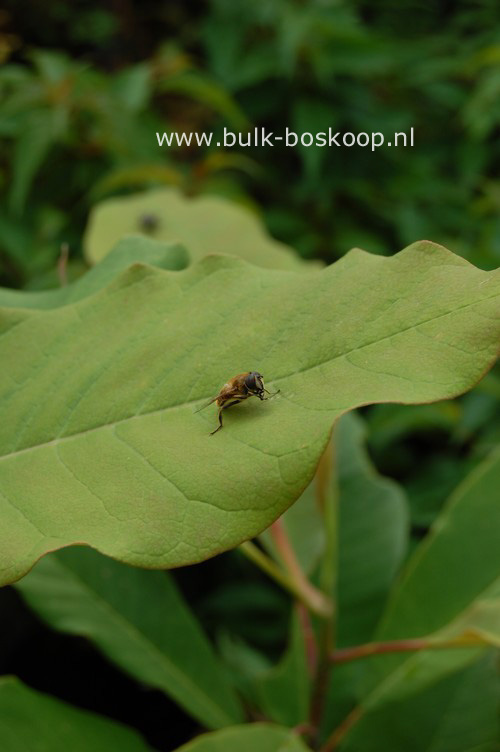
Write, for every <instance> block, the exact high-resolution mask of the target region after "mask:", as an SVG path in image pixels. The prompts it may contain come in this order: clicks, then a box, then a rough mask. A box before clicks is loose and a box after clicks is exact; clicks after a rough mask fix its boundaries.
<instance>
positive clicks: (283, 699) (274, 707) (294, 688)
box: [255, 611, 311, 726]
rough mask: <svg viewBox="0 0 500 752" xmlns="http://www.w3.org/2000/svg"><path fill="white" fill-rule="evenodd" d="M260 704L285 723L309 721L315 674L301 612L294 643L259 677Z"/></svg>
mask: <svg viewBox="0 0 500 752" xmlns="http://www.w3.org/2000/svg"><path fill="white" fill-rule="evenodd" d="M255 683H256V687H257V692H258V698H259V700H260V702H259V706H260V708H261V709H262V710H263V711H264V713H265V715H266V717H268V718H270V719H271V720H273V721H275V722H276V723H281V724H283V725H284V726H298V725H300V724H301V723H307V719H308V717H309V702H310V689H311V687H310V683H311V677H310V675H309V669H308V666H307V655H306V646H305V644H304V635H303V631H302V629H301V625H300V621H299V617H298V613H297V612H296V611H295V612H294V613H293V618H292V621H291V629H290V642H289V644H288V647H287V649H286V651H285V653H284V655H283V657H282V659H281V661H280V662H279V663H278V664H277V665H276V666H273V667H272V668H271V669H270V670H269V671H267V672H266V673H264V674H261V675H260V676H258V677H257V678H256V682H255Z"/></svg>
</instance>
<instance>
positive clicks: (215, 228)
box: [84, 188, 308, 271]
mask: <svg viewBox="0 0 500 752" xmlns="http://www.w3.org/2000/svg"><path fill="white" fill-rule="evenodd" d="M148 222H149V225H150V226H151V230H150V232H151V234H152V236H153V237H154V238H155V239H156V240H162V241H166V242H172V241H174V242H181V243H182V244H183V245H185V246H186V248H188V249H189V255H190V257H191V258H192V259H193V260H196V259H200V258H202V257H203V256H206V255H207V254H209V253H227V254H231V255H236V256H239V257H240V258H243V259H245V260H246V261H250V262H252V263H253V264H257V265H258V266H263V267H266V268H271V269H295V270H299V269H300V270H302V271H303V270H304V269H307V268H308V266H307V265H306V264H304V262H303V261H301V260H300V258H299V257H298V256H297V255H296V254H295V253H294V252H293V251H292V250H291V249H290V248H288V247H287V246H286V245H284V244H283V243H279V242H278V241H277V240H274V239H273V238H271V237H270V236H269V235H268V234H267V232H266V230H265V229H264V227H263V225H262V223H261V222H260V220H259V219H258V217H257V216H256V215H253V214H252V213H251V212H250V211H249V210H248V209H246V208H244V207H242V206H238V205H237V204H234V203H231V202H229V201H226V200H225V199H222V198H218V197H216V196H200V197H198V198H187V197H186V196H184V195H183V194H182V193H181V192H180V191H177V190H175V189H174V188H163V189H159V190H155V191H149V192H146V193H138V194H135V195H133V196H126V197H122V198H112V199H107V200H106V201H103V202H102V203H100V204H98V205H97V206H96V207H95V209H94V210H93V211H92V213H91V215H90V220H89V224H88V226H87V229H86V232H85V237H84V247H85V254H86V257H87V259H88V260H89V262H90V263H92V264H95V263H97V262H98V261H100V260H101V259H102V258H103V257H104V256H105V255H106V254H107V253H108V252H109V250H110V249H111V248H112V247H113V245H114V244H115V243H116V242H117V240H119V239H120V238H121V237H122V235H125V234H129V233H137V232H144V231H145V229H146V227H147V226H148Z"/></svg>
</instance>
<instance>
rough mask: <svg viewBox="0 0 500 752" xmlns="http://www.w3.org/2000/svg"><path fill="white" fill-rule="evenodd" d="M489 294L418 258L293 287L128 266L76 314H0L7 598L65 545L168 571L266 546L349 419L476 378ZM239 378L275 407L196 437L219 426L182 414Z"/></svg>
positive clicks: (284, 281)
mask: <svg viewBox="0 0 500 752" xmlns="http://www.w3.org/2000/svg"><path fill="white" fill-rule="evenodd" d="M444 283H446V284H445V286H443V285H444ZM497 285H498V276H497V275H496V274H494V273H487V272H481V271H479V270H478V269H475V268H474V267H472V266H470V265H469V264H468V263H467V262H465V261H463V260H462V259H460V258H459V257H456V256H454V255H453V254H451V253H450V252H449V251H446V250H445V249H444V248H440V247H439V246H434V245H432V244H429V243H417V244H415V245H413V246H410V247H409V248H407V249H406V250H404V251H402V252H401V253H400V254H399V255H397V256H395V257H394V258H392V259H383V258H381V257H378V256H371V255H369V254H366V253H364V252H361V251H355V252H352V253H351V254H349V255H348V256H346V257H345V258H344V259H343V260H342V261H340V262H338V263H337V264H335V265H332V266H331V267H329V268H328V269H325V270H323V271H321V272H314V273H312V274H307V275H299V274H295V273H292V272H283V271H275V270H267V269H262V268H260V267H257V266H252V265H249V264H246V263H244V262H243V261H239V260H236V259H232V258H229V257H217V256H208V257H206V258H205V259H204V260H202V261H201V262H199V263H198V264H195V265H193V266H191V267H189V268H188V269H186V270H184V271H181V272H168V271H165V270H160V269H158V268H156V267H146V266H143V265H140V264H136V265H133V266H131V267H129V268H128V269H127V270H126V271H125V272H123V273H122V274H121V275H119V276H118V277H117V278H116V279H115V280H114V281H113V282H112V283H111V284H110V285H108V286H107V287H106V288H104V289H103V290H101V291H100V292H98V293H95V294H94V295H90V296H88V297H86V298H83V299H82V300H80V301H79V302H77V303H74V304H71V305H66V306H62V307H59V308H56V309H54V310H47V311H38V312H35V311H30V310H28V309H4V311H3V316H2V330H3V337H2V340H1V345H0V347H1V348H2V349H1V353H2V358H3V359H4V360H5V362H12V363H13V364H14V369H13V370H11V371H9V372H5V373H4V374H2V378H1V382H0V383H1V390H0V394H1V402H2V409H3V416H4V419H3V423H2V426H1V427H0V441H1V443H2V457H1V460H0V472H1V479H2V499H3V502H2V516H3V526H2V528H3V535H4V541H5V543H4V545H3V548H2V554H1V557H2V580H3V582H8V581H12V580H14V579H17V578H18V577H20V576H21V575H22V574H24V573H25V572H26V571H27V569H29V568H30V566H32V564H33V563H34V561H36V559H37V558H38V557H39V556H41V555H42V554H43V553H45V552H47V551H48V550H51V549H54V548H55V547H57V548H59V547H61V546H64V545H67V544H69V543H72V542H80V541H84V542H86V543H88V544H89V545H92V546H94V547H96V548H97V549H98V550H100V551H102V552H105V553H108V554H110V555H112V556H114V557H116V558H118V559H121V560H122V561H125V562H128V563H131V564H139V565H142V566H155V567H164V566H179V565H182V564H187V563H191V562H193V561H200V560H203V559H205V558H207V557H209V556H212V555H214V554H215V553H217V552H220V551H221V550H225V549H227V548H230V547H233V546H235V545H237V544H238V543H240V542H241V541H243V540H245V539H246V538H248V537H251V536H253V535H255V534H257V533H259V532H261V531H262V530H263V529H264V528H265V527H267V526H268V525H269V524H271V522H273V520H275V519H276V518H277V517H278V516H279V515H280V514H281V513H282V512H283V511H284V510H285V509H286V508H287V507H288V506H290V504H291V503H292V502H293V501H294V500H295V499H296V498H297V497H298V496H299V494H300V492H301V491H302V490H303V488H304V487H305V486H306V485H307V483H308V482H309V481H310V479H311V477H312V475H313V473H314V469H315V466H316V464H317V462H318V460H319V457H320V456H321V453H322V451H323V449H324V447H325V445H326V442H327V440H328V437H329V434H330V431H331V425H332V421H333V420H334V419H335V418H336V417H338V416H339V415H341V414H342V413H343V412H346V411H347V410H349V409H352V408H353V407H356V406H357V405H361V404H366V403H370V402H381V401H399V402H406V403H415V402H429V401H433V400H437V399H443V398H445V397H451V396H453V395H455V394H457V393H460V392H462V391H464V390H465V389H467V388H470V387H471V386H472V385H473V384H474V383H475V382H476V381H477V380H478V379H479V378H480V377H481V375H482V374H483V373H484V371H485V369H487V368H488V367H489V365H490V364H491V361H492V360H493V359H494V357H495V353H496V346H497V341H498V333H497V331H496V328H495V327H494V326H493V325H488V326H485V323H484V322H485V318H486V320H490V319H491V317H492V315H493V313H494V310H495V302H494V296H495V289H496V287H497ZM361 290H363V298H362V300H360V298H359V295H360V291H361ZM207 298H208V299H209V300H210V301H213V302H212V305H211V306H210V308H209V309H207V307H206V305H205V301H206V300H207ZM255 311H258V314H259V315H258V318H257V320H256V317H255ZM311 331H314V339H312V338H311ZM179 332H182V336H181V337H180V336H179ZM39 348H41V349H42V350H43V352H44V353H46V357H45V358H43V359H36V360H33V357H32V353H33V352H34V351H36V350H37V349H39ZM158 353H164V356H163V357H161V358H159V357H158ZM146 366H147V367H146ZM245 367H246V368H249V369H250V368H258V369H259V371H261V372H262V373H264V375H265V376H267V377H268V380H269V382H270V383H271V384H272V386H273V388H274V387H278V388H281V392H282V393H281V395H280V396H277V397H276V398H275V399H273V400H270V401H269V402H267V403H266V405H257V404H256V403H255V401H253V402H251V401H249V402H248V403H245V405H244V406H242V407H241V408H239V410H235V411H233V414H232V415H231V417H227V418H226V424H227V425H226V428H225V430H223V431H221V432H220V433H218V434H217V435H216V436H215V437H211V436H209V433H210V431H211V430H212V428H213V425H214V418H215V416H214V415H213V411H208V410H207V411H205V412H202V413H199V414H197V415H193V409H194V408H196V407H200V406H201V405H203V400H206V399H207V398H210V397H211V396H213V395H214V394H217V391H218V389H219V388H220V385H221V382H224V379H227V378H229V377H230V376H231V375H234V372H235V371H236V372H240V371H241V370H242V369H243V368H245ZM200 368H202V369H203V370H202V372H201V373H200ZM35 373H36V379H34V378H33V377H34V375H35ZM118 374H119V376H118ZM117 390H118V391H117ZM56 394H57V399H54V398H51V395H54V396H55V395H56ZM118 394H119V396H117V395H118ZM221 453H222V454H221ZM256 463H258V468H259V472H258V475H256V473H255V466H256ZM26 473H29V475H30V477H31V481H32V485H31V490H30V494H29V495H26V493H25V488H24V477H25V474H26ZM231 479H232V480H231ZM125 490H126V492H125ZM138 510H140V514H139V515H138V514H137V511H138ZM117 524H118V526H119V535H117Z"/></svg>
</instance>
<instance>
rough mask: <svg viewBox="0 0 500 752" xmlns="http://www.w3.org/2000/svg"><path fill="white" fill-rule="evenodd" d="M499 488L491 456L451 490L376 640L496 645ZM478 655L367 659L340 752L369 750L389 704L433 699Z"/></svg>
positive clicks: (497, 466) (458, 652)
mask: <svg viewBox="0 0 500 752" xmlns="http://www.w3.org/2000/svg"><path fill="white" fill-rule="evenodd" d="M499 487H500V452H498V451H497V452H495V453H494V454H493V455H492V456H491V457H490V458H489V459H488V460H486V461H485V462H483V463H482V464H481V465H480V466H479V467H478V468H477V469H475V470H474V471H473V472H472V473H471V474H470V476H469V477H468V478H467V480H466V481H464V483H463V484H462V485H461V486H460V487H459V488H458V489H457V491H456V493H455V494H454V495H453V497H452V498H451V499H450V502H449V504H448V505H447V506H446V508H445V510H444V511H443V513H442V514H441V515H440V516H439V517H438V518H437V520H436V522H435V524H434V526H433V528H432V531H431V533H430V534H429V536H428V537H427V538H426V539H425V540H424V541H423V542H422V543H421V544H420V546H419V547H418V548H417V549H416V551H415V552H414V554H413V556H412V558H411V559H410V561H409V562H408V565H407V567H406V570H405V573H404V574H403V576H402V578H401V579H400V581H399V583H398V586H397V587H396V588H395V591H394V594H393V596H392V598H391V601H390V603H389V605H388V607H387V610H386V613H385V616H384V617H383V619H382V622H381V625H380V627H379V629H378V630H377V634H376V637H377V639H378V640H381V641H390V640H404V639H411V638H422V637H425V638H428V641H429V643H443V642H447V641H452V642H458V643H462V644H464V645H481V644H498V641H499V638H500V547H499V546H498V533H499V530H500V506H499V504H498V489H499ZM480 654H481V650H480V648H473V647H468V648H467V647H463V648H462V647H455V648H448V649H445V650H436V649H434V650H425V651H422V652H419V653H413V654H412V653H410V654H408V653H399V654H394V655H391V656H376V657H372V658H370V659H369V660H368V663H367V665H366V666H365V672H364V681H363V680H362V681H361V683H360V686H361V687H363V689H362V690H361V695H362V696H361V702H360V705H359V707H358V709H357V710H356V711H355V713H356V714H357V719H358V720H357V722H356V723H355V724H354V726H353V731H352V732H351V733H350V734H348V736H347V737H346V739H347V740H346V743H345V745H346V746H345V749H346V750H351V749H356V750H357V752H368V751H369V750H372V746H371V741H370V740H371V739H373V734H374V729H375V728H378V720H377V719H379V718H380V717H386V715H387V712H388V711H387V707H390V706H391V704H392V703H394V702H396V701H397V702H399V701H402V700H404V699H406V698H412V697H414V696H417V695H419V694H421V693H422V692H424V693H425V692H429V693H430V694H432V693H433V692H434V690H433V689H432V688H433V687H434V686H435V685H438V684H439V683H440V682H444V681H445V680H446V677H450V676H453V674H455V673H456V672H457V671H459V670H462V669H464V668H465V667H467V665H468V664H470V663H471V662H473V661H474V659H475V658H476V657H477V656H478V655H480ZM438 694H439V692H438ZM423 702H424V703H425V702H426V700H425V698H424V700H423ZM457 718H459V716H457ZM413 722H414V716H413V714H412V711H411V706H408V710H407V715H406V720H404V719H400V723H399V729H400V730H401V734H403V731H404V729H405V728H406V731H407V732H408V733H409V731H408V729H412V728H414V725H413ZM405 724H406V725H405ZM405 733H406V732H405ZM340 748H341V749H344V746H341V747H340ZM423 749H427V748H426V747H423Z"/></svg>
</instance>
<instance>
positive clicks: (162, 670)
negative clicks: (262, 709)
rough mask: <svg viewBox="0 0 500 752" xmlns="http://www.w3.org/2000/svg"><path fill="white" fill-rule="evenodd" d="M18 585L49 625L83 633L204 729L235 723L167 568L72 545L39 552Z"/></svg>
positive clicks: (230, 702)
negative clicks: (44, 554) (118, 559)
mask: <svg viewBox="0 0 500 752" xmlns="http://www.w3.org/2000/svg"><path fill="white" fill-rule="evenodd" d="M17 587H18V589H19V590H20V592H21V593H22V595H23V596H24V598H25V599H26V600H27V602H28V603H29V604H30V606H31V607H32V608H33V609H34V610H35V611H37V613H39V614H40V615H41V616H42V617H43V618H44V619H45V620H46V621H48V622H49V624H51V625H52V626H54V627H55V628H56V629H60V630H62V631H64V632H70V633H72V634H78V635H85V636H86V637H89V638H90V639H92V640H93V641H94V642H95V643H96V645H98V646H99V648H100V649H101V650H102V651H103V652H104V653H106V655H108V656H109V657H110V658H111V660H113V661H115V662H116V663H117V664H118V665H119V666H121V667H122V668H124V669H125V670H126V671H128V672H129V673H130V674H132V676H135V677H136V678H137V679H139V680H140V681H142V682H144V683H145V684H148V685H149V686H151V687H155V688H158V689H161V690H163V691H164V692H166V693H167V694H169V695H170V696H171V697H173V699H174V700H176V701H177V702H178V703H180V704H181V705H182V706H183V707H184V708H185V709H186V710H187V711H188V712H189V713H191V714H192V715H193V716H195V718H197V719H198V720H199V721H201V722H202V723H203V724H204V725H205V726H207V727H208V728H218V727H220V726H227V725H229V724H231V723H235V722H238V721H240V720H241V711H240V708H239V705H238V702H237V700H236V698H235V697H234V695H233V693H232V690H231V688H230V686H229V685H228V682H227V680H226V677H225V675H224V673H223V671H222V669H221V667H220V665H219V664H218V662H217V659H216V658H215V656H214V654H213V652H212V649H211V647H210V645H209V643H208V641H207V639H206V638H205V636H204V635H203V633H202V631H201V629H200V628H199V626H198V623H197V622H196V620H195V618H194V617H193V615H192V614H191V612H190V611H189V609H188V607H187V606H186V604H185V603H184V601H183V599H182V597H181V595H180V594H179V593H178V591H177V589H176V587H175V583H174V581H173V580H172V579H171V578H170V577H169V576H168V575H167V574H166V573H164V572H148V571H145V570H142V569H136V568H133V567H127V566H125V565H124V564H119V563H118V562H115V561H113V560H112V559H108V558H107V557H104V556H101V555H100V554H98V553H97V552H96V551H92V549H88V548H87V549H84V548H79V547H78V548H72V549H66V550H63V551H59V552H57V553H54V554H50V555H49V556H47V557H45V558H44V559H42V561H40V562H38V564H37V566H36V567H35V568H34V569H33V570H32V571H31V572H30V573H29V574H28V575H27V576H26V577H24V578H23V579H22V580H21V581H20V582H19V583H18V584H17Z"/></svg>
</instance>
